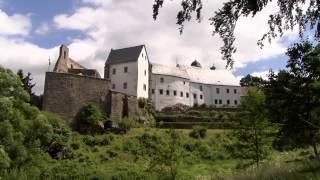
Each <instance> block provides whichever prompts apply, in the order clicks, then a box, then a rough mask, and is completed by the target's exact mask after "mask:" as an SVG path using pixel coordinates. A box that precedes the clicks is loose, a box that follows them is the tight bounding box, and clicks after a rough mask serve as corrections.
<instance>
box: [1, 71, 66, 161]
mask: <svg viewBox="0 0 320 180" xmlns="http://www.w3.org/2000/svg"><path fill="white" fill-rule="evenodd" d="M28 102H29V94H28V93H27V92H26V91H25V90H24V89H23V86H21V81H20V79H19V77H18V76H17V75H15V74H13V73H12V72H11V71H10V70H7V69H4V68H2V67H0V128H1V131H0V150H1V152H0V153H1V156H2V158H3V160H2V162H1V166H3V167H9V166H10V167H20V166H22V165H24V164H26V163H28V162H29V161H32V160H33V156H34V154H36V153H41V152H49V154H50V155H51V156H52V157H56V158H65V157H66V156H65V155H66V154H65V153H64V152H65V151H67V149H68V146H66V144H65V143H62V142H59V141H57V139H58V138H59V137H60V138H61V137H63V138H65V139H66V141H68V136H65V135H64V134H60V132H59V131H58V130H60V131H68V130H67V129H65V127H63V126H59V124H57V123H54V120H53V118H52V117H51V116H49V115H48V114H46V113H42V112H40V111H39V110H38V109H37V108H36V107H34V106H31V105H30V104H29V103H28ZM53 149H55V150H53ZM57 154H59V155H57Z"/></svg>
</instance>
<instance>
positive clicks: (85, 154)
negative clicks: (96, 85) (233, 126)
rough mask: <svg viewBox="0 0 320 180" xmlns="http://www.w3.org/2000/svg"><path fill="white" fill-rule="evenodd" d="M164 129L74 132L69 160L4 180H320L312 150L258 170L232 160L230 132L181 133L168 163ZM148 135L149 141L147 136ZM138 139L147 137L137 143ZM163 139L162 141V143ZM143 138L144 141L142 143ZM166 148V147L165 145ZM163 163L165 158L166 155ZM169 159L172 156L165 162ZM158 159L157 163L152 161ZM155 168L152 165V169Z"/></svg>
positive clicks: (46, 162)
mask: <svg viewBox="0 0 320 180" xmlns="http://www.w3.org/2000/svg"><path fill="white" fill-rule="evenodd" d="M168 131H169V130H168V129H156V128H133V129H131V130H130V131H129V132H128V133H126V134H123V135H115V134H103V135H95V136H90V135H80V134H78V133H76V132H72V138H71V142H70V144H71V148H72V155H71V158H69V159H65V160H53V159H51V158H50V157H48V156H47V155H46V154H38V155H36V156H39V157H38V158H34V159H35V160H34V162H32V163H30V166H25V167H27V168H24V169H19V170H17V169H11V170H8V171H6V173H3V174H2V175H1V176H0V177H2V179H170V177H171V176H170V168H172V167H174V168H175V173H176V179H319V178H320V172H319V168H320V164H319V163H318V162H315V161H313V160H312V151H311V149H297V150H294V151H286V152H277V151H274V152H272V155H271V156H270V158H269V159H267V160H265V161H264V162H263V163H262V165H261V166H260V167H259V168H257V167H255V166H254V165H252V164H251V163H250V162H249V161H243V160H240V159H236V158H234V157H232V155H231V154H230V153H229V152H228V151H227V148H228V144H229V143H230V141H231V139H230V138H229V136H228V133H229V130H214V129H209V130H208V131H207V133H206V136H205V137H204V138H199V139H195V138H192V137H190V136H189V133H190V131H192V130H174V131H175V132H176V133H177V134H179V143H177V145H176V146H175V148H176V149H179V151H177V152H176V153H178V154H179V155H177V156H175V157H178V158H176V159H173V160H172V161H171V162H167V161H166V159H161V158H158V159H157V158H154V157H161V156H159V154H157V153H163V152H161V151H157V150H154V151H152V149H156V148H154V147H157V148H158V149H159V146H162V144H166V143H165V140H164V139H168V138H167V134H168ZM146 135H147V136H146ZM141 137H145V138H144V140H143V141H141ZM162 137H165V138H164V139H162ZM145 139H147V140H146V141H145ZM163 146H165V145H163ZM164 158H166V156H164ZM168 158H169V159H170V157H168ZM155 159H156V160H155ZM154 164H156V165H154Z"/></svg>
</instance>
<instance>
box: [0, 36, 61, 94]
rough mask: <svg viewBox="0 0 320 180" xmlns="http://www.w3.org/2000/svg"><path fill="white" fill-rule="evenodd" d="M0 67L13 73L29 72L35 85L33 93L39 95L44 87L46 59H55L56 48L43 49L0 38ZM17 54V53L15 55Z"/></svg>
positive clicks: (46, 67) (22, 42) (19, 41)
mask: <svg viewBox="0 0 320 180" xmlns="http://www.w3.org/2000/svg"><path fill="white" fill-rule="evenodd" d="M0 52H2V53H1V55H0V57H1V58H0V59H1V60H0V65H1V66H3V67H5V68H9V69H11V70H12V71H14V72H17V70H18V69H23V70H24V72H26V73H27V72H31V74H32V77H33V78H34V82H35V83H36V84H37V85H36V87H35V89H34V90H35V91H36V92H37V93H41V92H42V91H43V85H44V74H45V72H46V71H47V70H48V64H49V62H48V59H49V57H51V59H57V57H58V47H54V48H51V49H44V48H41V47H38V46H36V45H34V44H32V43H28V42H25V41H21V40H13V39H8V38H3V37H0ZM17 52H19V53H17Z"/></svg>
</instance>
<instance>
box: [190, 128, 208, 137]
mask: <svg viewBox="0 0 320 180" xmlns="http://www.w3.org/2000/svg"><path fill="white" fill-rule="evenodd" d="M206 135H207V128H206V127H204V126H194V127H193V128H192V131H191V132H190V134H189V136H190V137H192V138H195V139H200V138H204V137H206Z"/></svg>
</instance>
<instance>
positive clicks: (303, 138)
mask: <svg viewBox="0 0 320 180" xmlns="http://www.w3.org/2000/svg"><path fill="white" fill-rule="evenodd" d="M287 55H288V56H289V60H288V63H287V69H285V70H281V71H280V72H279V73H278V74H274V73H271V74H270V75H269V79H270V81H269V83H268V85H267V86H266V88H265V92H266V95H267V104H268V108H269V110H270V114H271V116H272V120H273V121H275V122H277V123H281V124H283V126H282V127H281V130H280V132H279V137H280V139H279V141H278V143H277V144H278V146H279V148H296V147H308V146H310V145H311V146H313V148H314V153H315V156H316V157H318V158H319V153H318V150H317V144H318V143H319V141H318V135H319V129H320V122H319V114H318V108H319V107H320V95H319V91H320V86H319V82H320V60H319V57H320V46H319V45H318V46H313V45H312V43H310V42H308V41H304V42H302V43H297V44H294V45H293V46H292V47H290V48H289V49H288V51H287Z"/></svg>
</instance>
